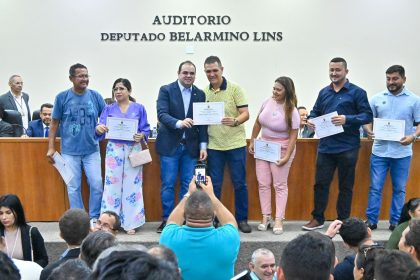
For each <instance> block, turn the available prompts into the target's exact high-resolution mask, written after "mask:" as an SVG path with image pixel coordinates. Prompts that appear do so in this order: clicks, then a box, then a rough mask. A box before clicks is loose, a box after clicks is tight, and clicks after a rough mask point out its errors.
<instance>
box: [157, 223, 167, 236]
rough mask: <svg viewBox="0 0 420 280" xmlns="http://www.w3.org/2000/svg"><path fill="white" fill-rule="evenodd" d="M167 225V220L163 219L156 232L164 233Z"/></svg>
mask: <svg viewBox="0 0 420 280" xmlns="http://www.w3.org/2000/svg"><path fill="white" fill-rule="evenodd" d="M165 227H166V221H162V223H161V224H160V226H159V227H158V228H157V230H156V232H157V233H162V231H163V229H164V228H165Z"/></svg>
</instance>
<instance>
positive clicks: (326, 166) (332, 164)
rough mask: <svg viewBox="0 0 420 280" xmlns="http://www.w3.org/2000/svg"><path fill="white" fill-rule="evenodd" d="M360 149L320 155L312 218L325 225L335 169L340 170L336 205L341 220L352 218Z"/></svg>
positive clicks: (317, 161)
mask: <svg viewBox="0 0 420 280" xmlns="http://www.w3.org/2000/svg"><path fill="white" fill-rule="evenodd" d="M358 156H359V148H356V149H353V150H349V151H344V152H341V153H336V154H325V153H318V155H317V158H316V175H315V185H314V210H313V211H312V216H313V217H314V219H315V220H317V221H318V222H319V223H320V224H324V221H325V217H324V212H325V209H326V208H327V205H328V197H329V192H330V184H331V181H332V179H333V176H334V171H335V169H338V190H339V193H338V199H337V203H336V210H337V216H338V219H339V220H344V219H347V218H348V217H350V212H351V201H352V198H353V185H354V175H355V169H356V163H357V158H358Z"/></svg>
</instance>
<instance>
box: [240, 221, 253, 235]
mask: <svg viewBox="0 0 420 280" xmlns="http://www.w3.org/2000/svg"><path fill="white" fill-rule="evenodd" d="M238 228H239V230H240V231H242V232H243V233H250V232H251V231H252V228H251V226H250V225H248V223H247V221H240V222H239V223H238Z"/></svg>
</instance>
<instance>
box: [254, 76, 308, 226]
mask: <svg viewBox="0 0 420 280" xmlns="http://www.w3.org/2000/svg"><path fill="white" fill-rule="evenodd" d="M296 104H297V98H296V94H295V85H294V83H293V81H292V79H290V78H289V77H280V78H277V79H276V80H275V81H274V86H273V95H272V96H271V97H270V98H269V99H267V100H265V101H264V103H263V105H262V107H261V109H260V112H259V114H258V117H257V119H256V120H255V123H254V127H253V129H252V135H251V141H250V144H249V152H250V153H251V154H253V153H254V139H256V138H257V137H258V134H259V133H260V131H261V138H262V139H263V140H266V141H272V142H277V143H280V145H281V158H280V159H279V160H278V161H277V162H275V163H273V162H268V161H265V160H260V159H255V165H256V172H257V180H258V190H259V195H260V203H261V210H262V216H263V217H262V221H261V224H259V225H258V230H261V231H266V230H267V229H268V228H269V227H270V226H272V227H273V233H274V234H282V233H283V219H284V213H285V210H286V203H287V195H288V189H287V177H288V175H289V170H290V166H291V165H292V162H293V159H294V157H295V153H296V149H295V146H296V139H297V135H298V129H299V124H300V117H299V113H298V111H297V109H296ZM272 185H273V187H274V190H275V193H276V196H275V197H276V213H275V219H274V221H273V220H272V217H271V214H272V213H271V186H272Z"/></svg>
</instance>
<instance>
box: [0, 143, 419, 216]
mask: <svg viewBox="0 0 420 280" xmlns="http://www.w3.org/2000/svg"><path fill="white" fill-rule="evenodd" d="M59 141H60V140H59V139H58V140H57V142H56V148H57V150H58V151H59V146H60V144H59ZM317 145H318V140H317V139H299V140H298V141H297V147H296V149H297V150H296V156H295V159H294V161H293V164H292V167H291V170H290V174H289V198H288V203H287V209H286V219H288V220H309V219H310V218H311V211H312V207H313V185H314V178H315V160H316V149H317ZM105 146H106V143H105V142H102V143H101V154H102V171H103V160H104V152H105ZM149 147H150V151H151V154H152V158H153V162H152V163H151V164H148V165H146V166H145V167H144V170H143V176H144V178H143V179H144V180H143V195H144V204H145V212H146V219H147V221H159V220H160V219H161V213H162V211H161V203H160V165H159V156H158V155H157V154H156V151H155V142H154V140H153V139H152V140H150V144H149ZM371 147H372V141H370V140H365V139H363V140H362V141H361V148H360V151H359V160H358V163H357V168H356V182H355V185H354V191H353V204H352V214H351V215H352V216H357V217H361V218H365V209H366V206H367V197H368V190H369V159H370V155H371ZM47 148H48V142H47V139H44V138H26V139H24V138H0V195H3V194H6V193H14V194H16V195H18V196H19V198H20V199H21V201H22V203H23V206H24V208H25V213H26V218H27V219H28V221H57V220H58V219H59V217H60V216H61V215H62V214H63V212H64V211H65V210H66V209H68V207H69V203H68V199H67V191H66V186H65V184H64V182H63V180H62V179H61V177H60V175H59V173H58V172H57V171H56V169H55V168H54V167H53V166H52V165H51V164H50V163H49V162H48V160H47V158H46V153H47ZM418 170H420V143H418V142H416V143H415V144H414V154H413V159H412V163H411V171H410V178H409V180H408V183H407V194H406V197H407V199H408V198H411V197H415V196H417V197H420V188H419V186H420V183H419V182H420V173H417V172H418ZM247 182H248V193H249V219H250V220H259V219H260V218H261V210H260V204H259V198H258V184H257V179H256V175H255V161H254V158H253V157H252V156H251V155H248V158H247ZM337 182H338V181H337V175H335V176H334V179H333V182H332V184H331V188H330V197H329V205H328V208H327V211H326V212H325V216H326V218H327V219H335V218H336V215H337V214H336V211H335V204H336V200H337V194H338V185H337ZM222 189H223V191H222V202H223V203H224V204H225V205H226V206H227V207H228V208H229V209H230V210H231V211H233V210H234V193H233V187H232V185H231V181H230V175H229V172H228V169H227V168H226V170H225V178H224V184H223V187H222ZM82 192H83V198H84V201H85V206H86V207H87V206H88V203H87V202H88V199H87V198H88V196H89V188H88V187H87V184H86V179H85V178H84V179H83V183H82ZM273 204H274V199H273ZM390 204H391V183H390V178H389V177H388V178H387V180H386V184H385V187H384V194H383V199H382V208H381V214H380V219H388V216H389V208H390ZM274 209H275V208H274V207H273V211H274Z"/></svg>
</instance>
